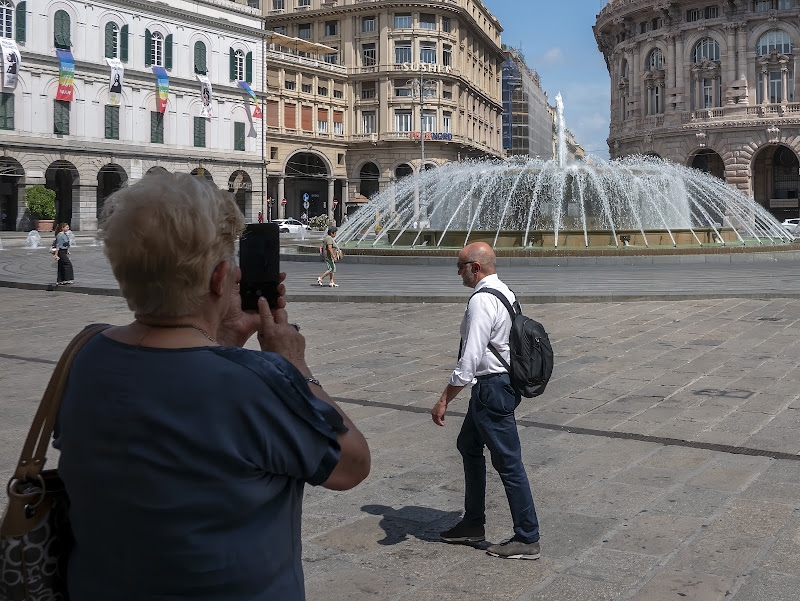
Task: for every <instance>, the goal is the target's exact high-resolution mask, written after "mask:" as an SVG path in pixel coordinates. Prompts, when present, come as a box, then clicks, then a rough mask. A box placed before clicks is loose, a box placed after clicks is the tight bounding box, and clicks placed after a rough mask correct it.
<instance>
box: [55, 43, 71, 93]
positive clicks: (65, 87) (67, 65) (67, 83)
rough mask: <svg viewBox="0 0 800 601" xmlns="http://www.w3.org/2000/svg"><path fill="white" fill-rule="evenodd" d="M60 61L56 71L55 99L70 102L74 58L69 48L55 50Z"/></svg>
mask: <svg viewBox="0 0 800 601" xmlns="http://www.w3.org/2000/svg"><path fill="white" fill-rule="evenodd" d="M56 54H57V55H58V61H59V63H60V66H59V73H58V92H57V93H56V100H66V101H67V102H72V92H73V87H74V84H75V59H74V58H72V52H70V51H69V50H56Z"/></svg>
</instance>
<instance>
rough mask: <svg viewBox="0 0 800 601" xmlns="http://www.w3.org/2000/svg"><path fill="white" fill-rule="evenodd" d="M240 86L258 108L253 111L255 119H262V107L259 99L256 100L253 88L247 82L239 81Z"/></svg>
mask: <svg viewBox="0 0 800 601" xmlns="http://www.w3.org/2000/svg"><path fill="white" fill-rule="evenodd" d="M236 83H238V84H239V86H240V87H241V88H242V89H243V90H244V91H245V92H247V93H248V94H250V99H251V100H252V101H253V104H255V105H256V108H254V109H253V119H261V106H260V105H259V104H258V98H256V93H255V92H254V91H253V88H251V87H250V85H249V84H248V83H247V82H246V81H238V82H236Z"/></svg>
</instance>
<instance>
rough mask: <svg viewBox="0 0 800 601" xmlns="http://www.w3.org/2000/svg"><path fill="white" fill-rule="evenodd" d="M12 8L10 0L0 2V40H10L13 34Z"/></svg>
mask: <svg viewBox="0 0 800 601" xmlns="http://www.w3.org/2000/svg"><path fill="white" fill-rule="evenodd" d="M13 16H14V6H13V5H12V4H11V0H0V38H10V37H11V34H12V33H13V32H14V29H13V27H12V23H13V19H12V17H13Z"/></svg>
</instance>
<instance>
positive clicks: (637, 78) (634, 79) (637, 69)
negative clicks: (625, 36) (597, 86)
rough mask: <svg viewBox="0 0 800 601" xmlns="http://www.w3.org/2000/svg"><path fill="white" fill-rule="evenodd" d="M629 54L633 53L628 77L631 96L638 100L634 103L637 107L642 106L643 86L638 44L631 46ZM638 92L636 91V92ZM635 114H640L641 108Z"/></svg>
mask: <svg viewBox="0 0 800 601" xmlns="http://www.w3.org/2000/svg"><path fill="white" fill-rule="evenodd" d="M631 54H632V55H633V64H632V65H631V69H630V71H629V72H628V79H629V80H630V82H631V84H630V85H631V98H634V99H636V100H637V101H638V102H637V103H636V104H637V105H638V107H641V106H642V90H643V88H644V86H642V83H641V79H642V73H641V62H642V61H641V60H640V59H639V44H635V45H634V46H633V48H631ZM637 92H638V93H637ZM636 112H637V116H638V115H641V114H642V110H641V108H637V111H636Z"/></svg>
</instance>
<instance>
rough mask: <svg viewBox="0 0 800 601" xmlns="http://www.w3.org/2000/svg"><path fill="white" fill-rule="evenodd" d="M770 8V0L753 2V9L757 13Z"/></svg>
mask: <svg viewBox="0 0 800 601" xmlns="http://www.w3.org/2000/svg"><path fill="white" fill-rule="evenodd" d="M769 9H770V0H756V2H754V3H753V10H754V11H755V12H757V13H763V12H766V11H768V10H769Z"/></svg>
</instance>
